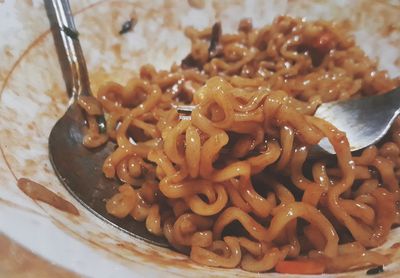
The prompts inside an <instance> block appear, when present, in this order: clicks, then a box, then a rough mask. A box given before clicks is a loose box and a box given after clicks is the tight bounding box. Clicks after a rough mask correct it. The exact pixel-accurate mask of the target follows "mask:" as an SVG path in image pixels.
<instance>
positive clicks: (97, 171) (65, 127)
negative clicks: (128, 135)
mask: <svg viewBox="0 0 400 278" xmlns="http://www.w3.org/2000/svg"><path fill="white" fill-rule="evenodd" d="M44 2H45V6H46V10H47V14H48V17H49V20H50V24H51V27H52V32H53V37H54V42H55V44H56V48H57V53H58V57H59V61H60V65H61V68H62V70H63V75H64V80H65V84H66V90H67V92H68V94H69V95H70V96H71V104H70V106H69V108H68V110H67V112H66V113H65V115H64V116H63V117H62V118H61V119H60V120H58V122H57V123H56V124H55V126H54V127H53V129H52V130H51V133H50V136H49V156H50V160H51V162H52V165H53V168H54V170H55V172H56V174H57V176H58V177H59V179H60V181H61V182H62V184H63V185H64V186H65V187H66V188H67V189H68V191H69V192H70V193H71V194H72V195H73V196H74V197H75V198H76V199H77V200H79V201H80V202H81V203H82V205H84V206H85V207H87V208H88V209H89V210H90V211H91V212H93V213H94V214H95V215H97V216H98V217H100V218H101V219H103V220H105V221H107V222H109V223H111V224H113V225H114V226H115V227H118V228H119V229H121V230H123V231H125V232H127V233H129V234H131V235H133V236H134V237H137V238H141V239H143V240H145V241H148V242H150V243H153V244H156V245H159V246H164V247H166V246H168V244H167V241H166V240H165V239H163V238H160V237H156V236H154V235H152V234H151V233H149V232H148V231H147V230H146V227H145V225H144V223H142V222H136V221H134V220H133V219H131V218H129V219H128V218H126V219H119V218H116V217H113V216H112V215H110V214H108V213H107V212H106V209H105V201H106V200H107V199H109V198H111V197H112V196H113V195H114V194H115V193H116V192H117V186H116V185H117V182H116V181H115V180H111V179H106V178H105V177H104V175H103V173H102V171H101V168H102V164H103V161H104V160H105V158H106V157H107V155H108V154H109V153H111V152H112V151H113V148H114V144H113V143H111V142H109V143H107V145H105V146H102V147H99V148H96V149H93V150H89V149H87V148H85V147H84V146H83V145H82V139H83V136H84V128H85V118H84V115H83V113H82V110H81V108H80V107H79V105H78V104H77V102H76V100H77V98H78V97H79V96H83V95H87V96H89V95H91V90H90V83H89V77H88V73H87V70H86V65H85V59H84V57H83V53H82V49H81V46H80V43H79V39H78V36H79V33H78V31H77V30H76V27H75V24H74V20H73V17H72V13H71V9H70V6H69V3H68V1H67V0H45V1H44Z"/></svg>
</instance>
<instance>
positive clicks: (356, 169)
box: [79, 16, 400, 274]
mask: <svg viewBox="0 0 400 278" xmlns="http://www.w3.org/2000/svg"><path fill="white" fill-rule="evenodd" d="M185 33H186V35H187V37H189V39H190V40H191V42H192V49H191V52H190V54H189V55H188V56H187V57H186V58H185V59H184V60H183V61H182V64H181V65H180V66H178V65H173V66H172V67H171V70H169V71H157V70H156V69H155V68H154V67H153V66H151V65H145V66H143V67H142V68H141V69H140V77H137V78H133V79H132V80H130V81H129V82H128V84H127V85H126V86H121V85H119V84H117V83H114V82H109V83H106V84H105V85H104V86H103V87H101V88H100V90H99V91H98V93H97V99H94V98H88V97H86V98H81V99H80V100H79V103H80V104H81V106H82V107H83V108H84V109H85V110H86V112H87V114H88V133H87V135H86V136H85V138H84V144H85V146H87V147H97V146H100V145H102V144H104V143H106V142H107V141H109V140H112V141H114V142H115V143H116V148H115V150H114V152H112V153H111V154H110V155H109V156H108V158H107V159H106V160H105V162H104V165H103V172H104V174H105V176H106V177H107V178H117V179H118V180H119V181H121V183H122V185H120V186H119V188H118V193H116V194H115V195H114V196H113V197H112V198H111V199H110V200H108V201H107V204H106V208H107V211H108V212H109V213H110V214H112V215H114V216H116V217H119V218H124V217H132V218H133V219H135V220H137V221H144V222H145V225H146V227H147V230H148V231H149V232H151V233H153V234H154V235H157V236H162V237H165V238H166V239H167V240H168V242H169V243H170V244H171V246H172V247H173V248H175V249H176V250H179V251H181V252H183V253H186V254H190V258H191V259H192V260H193V261H195V262H197V263H200V264H204V265H208V266H214V267H224V268H235V267H241V268H243V269H244V270H247V271H253V272H264V271H270V270H274V269H275V270H276V271H279V272H286V273H303V274H318V273H322V272H340V271H347V270H351V269H356V268H361V267H368V266H376V265H385V264H388V263H389V262H390V258H389V257H388V256H387V255H384V254H380V253H378V252H376V251H371V250H368V249H370V248H373V247H377V246H380V245H382V244H383V243H384V242H385V241H386V239H387V237H388V234H389V232H390V229H391V227H392V226H394V225H397V224H398V223H399V217H398V215H399V214H398V207H397V205H396V204H397V202H398V200H399V178H400V170H399V169H400V121H399V120H397V121H396V122H395V123H394V125H393V127H392V129H391V131H390V132H389V134H388V135H387V137H386V138H385V139H384V142H382V143H381V144H379V145H375V146H370V147H368V148H366V149H365V150H364V151H363V152H362V153H361V154H359V155H358V156H353V155H352V153H351V152H350V149H349V143H348V141H347V138H346V135H345V134H344V133H343V132H341V131H340V130H337V129H336V128H335V127H334V126H332V125H331V124H330V123H328V122H325V121H323V120H321V119H319V118H316V117H314V116H313V114H314V112H315V110H316V108H317V107H318V105H319V104H321V103H322V102H329V101H334V100H345V99H349V98H357V97H363V96H368V95H373V94H380V93H384V92H387V91H389V90H391V89H393V88H395V87H396V86H398V85H399V82H398V80H392V79H390V78H388V76H387V73H386V72H384V71H378V70H377V67H376V64H375V63H374V62H372V61H371V60H370V59H369V58H368V57H366V56H365V54H364V53H363V52H362V50H361V49H360V48H358V47H357V46H355V43H354V41H353V39H351V38H349V37H348V36H347V35H346V32H345V31H344V30H343V29H342V28H341V26H340V25H338V24H334V23H330V22H325V21H315V22H306V21H304V20H301V19H293V18H290V17H287V16H282V17H278V18H277V19H276V20H275V21H274V22H273V24H272V25H270V26H265V27H263V28H260V29H256V28H253V27H252V24H251V21H250V20H242V21H241V22H240V25H239V30H238V33H237V34H222V33H221V27H220V25H219V24H215V25H214V26H213V27H212V28H207V29H205V30H201V31H199V30H195V29H193V28H188V29H186V31H185ZM182 105H191V106H190V107H192V108H193V110H192V111H190V113H187V112H185V111H183V110H182V111H181V110H180V109H179V106H182ZM177 107H178V108H177ZM189 110H191V109H189ZM103 113H104V114H105V117H106V129H107V130H106V132H103V133H100V132H99V131H98V127H97V122H96V116H97V115H103ZM325 137H326V138H327V139H328V140H329V141H330V143H331V144H332V145H333V147H334V149H335V151H336V157H335V158H333V159H332V158H318V159H313V158H312V157H310V155H309V151H310V149H311V147H312V146H313V145H316V144H318V142H319V141H320V140H321V139H322V138H325ZM293 267H295V269H293Z"/></svg>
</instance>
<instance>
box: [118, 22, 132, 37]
mask: <svg viewBox="0 0 400 278" xmlns="http://www.w3.org/2000/svg"><path fill="white" fill-rule="evenodd" d="M135 24H136V19H134V18H130V19H129V20H127V21H125V22H124V24H122V26H121V30H120V31H119V34H120V35H123V34H125V33H128V32H129V31H132V29H133V27H134V26H135Z"/></svg>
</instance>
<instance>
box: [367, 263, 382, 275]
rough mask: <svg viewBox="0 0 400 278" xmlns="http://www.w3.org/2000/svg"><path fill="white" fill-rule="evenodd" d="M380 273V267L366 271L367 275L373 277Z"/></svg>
mask: <svg viewBox="0 0 400 278" xmlns="http://www.w3.org/2000/svg"><path fill="white" fill-rule="evenodd" d="M381 272H383V266H382V265H380V266H377V267H374V268H370V269H368V271H367V275H375V274H379V273H381Z"/></svg>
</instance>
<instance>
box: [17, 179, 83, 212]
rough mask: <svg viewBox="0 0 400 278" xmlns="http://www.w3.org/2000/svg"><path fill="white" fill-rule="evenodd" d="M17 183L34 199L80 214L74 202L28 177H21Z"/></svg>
mask: <svg viewBox="0 0 400 278" xmlns="http://www.w3.org/2000/svg"><path fill="white" fill-rule="evenodd" d="M17 185H18V187H19V189H21V190H22V192H24V193H25V194H26V195H28V196H29V197H30V198H32V199H33V200H37V201H41V202H44V203H46V204H49V205H50V206H53V207H55V208H56V209H59V210H61V211H64V212H67V213H70V214H73V215H77V216H78V215H79V211H78V209H77V208H76V207H75V206H74V205H73V204H71V203H70V202H68V201H66V200H64V199H63V198H61V197H60V196H58V195H57V194H55V193H54V192H52V191H50V190H48V189H47V188H46V187H44V186H43V185H41V184H39V183H37V182H34V181H32V180H30V179H26V178H20V179H18V182H17Z"/></svg>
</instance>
